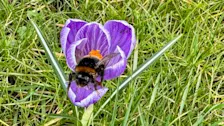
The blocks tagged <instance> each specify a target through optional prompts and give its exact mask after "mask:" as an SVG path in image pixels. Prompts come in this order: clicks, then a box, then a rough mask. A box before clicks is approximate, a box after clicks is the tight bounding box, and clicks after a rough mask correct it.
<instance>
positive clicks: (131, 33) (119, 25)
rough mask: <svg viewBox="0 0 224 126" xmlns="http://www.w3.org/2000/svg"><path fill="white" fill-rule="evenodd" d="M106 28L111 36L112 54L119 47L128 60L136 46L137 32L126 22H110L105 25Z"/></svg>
mask: <svg viewBox="0 0 224 126" xmlns="http://www.w3.org/2000/svg"><path fill="white" fill-rule="evenodd" d="M104 28H105V29H107V30H108V31H109V33H110V36H111V48H110V50H111V52H113V51H114V50H115V49H116V47H117V46H119V47H121V49H122V50H123V51H124V53H125V55H126V57H127V58H128V57H129V56H130V54H131V52H132V50H133V49H134V47H135V44H136V39H135V30H134V28H133V27H132V25H130V24H128V23H127V22H126V21H120V20H110V21H107V22H106V23H105V25H104Z"/></svg>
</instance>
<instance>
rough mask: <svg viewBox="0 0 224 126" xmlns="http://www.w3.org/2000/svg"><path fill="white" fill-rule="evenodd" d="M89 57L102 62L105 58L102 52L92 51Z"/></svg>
mask: <svg viewBox="0 0 224 126" xmlns="http://www.w3.org/2000/svg"><path fill="white" fill-rule="evenodd" d="M89 56H94V57H96V58H98V59H100V60H101V59H102V58H103V56H102V55H101V54H100V50H91V51H90V52H89Z"/></svg>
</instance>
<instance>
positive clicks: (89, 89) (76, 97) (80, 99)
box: [68, 81, 108, 107]
mask: <svg viewBox="0 0 224 126" xmlns="http://www.w3.org/2000/svg"><path fill="white" fill-rule="evenodd" d="M107 90H108V88H106V87H101V86H99V85H97V87H96V89H95V86H94V84H92V83H90V84H88V85H87V86H84V87H79V86H78V85H77V84H76V82H75V81H73V82H72V83H71V85H70V87H69V89H68V97H69V99H70V100H71V102H72V103H73V104H74V105H76V106H80V107H88V106H89V105H91V104H94V103H96V102H97V101H99V100H100V99H101V98H102V96H103V95H104V94H105V93H106V92H107Z"/></svg>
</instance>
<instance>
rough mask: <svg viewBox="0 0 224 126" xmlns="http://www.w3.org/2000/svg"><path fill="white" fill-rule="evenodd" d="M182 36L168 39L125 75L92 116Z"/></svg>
mask: <svg viewBox="0 0 224 126" xmlns="http://www.w3.org/2000/svg"><path fill="white" fill-rule="evenodd" d="M181 36H182V34H181V35H179V36H178V37H176V38H175V39H173V40H172V41H170V42H169V43H168V44H167V45H165V46H164V47H163V48H162V49H161V50H160V51H159V52H157V53H155V54H154V55H153V56H152V57H150V58H149V59H148V60H147V61H146V62H145V63H143V64H142V65H141V66H140V67H139V68H137V69H136V71H135V72H133V74H132V75H130V76H129V77H127V78H126V79H125V80H124V81H123V83H121V84H120V86H119V87H118V89H116V90H115V91H114V92H113V93H112V94H111V96H110V97H109V98H108V99H107V100H106V101H105V102H104V104H103V105H102V106H101V107H100V108H99V110H98V111H97V112H96V114H95V115H94V118H95V117H96V116H97V115H98V114H99V112H100V111H101V110H102V109H103V108H104V107H105V106H106V105H107V103H108V102H109V101H110V100H111V99H112V98H113V97H114V96H115V95H116V94H117V92H119V91H120V90H122V89H123V88H124V87H126V86H127V85H128V84H129V82H130V81H131V80H133V79H134V78H135V77H137V76H138V75H139V74H140V73H142V72H143V71H144V70H146V69H147V68H148V67H149V66H150V65H151V64H152V63H153V62H154V61H156V60H157V59H158V58H159V57H160V56H161V55H163V54H164V53H165V51H167V50H168V49H169V48H170V47H171V46H172V45H174V44H175V43H176V42H177V40H179V39H180V37H181Z"/></svg>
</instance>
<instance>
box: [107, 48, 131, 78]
mask: <svg viewBox="0 0 224 126" xmlns="http://www.w3.org/2000/svg"><path fill="white" fill-rule="evenodd" d="M115 53H119V54H120V55H119V56H116V57H114V58H112V59H110V62H109V63H108V65H107V66H106V69H105V71H104V79H105V80H110V79H113V78H116V77H118V76H120V75H121V74H122V73H123V72H124V70H125V68H126V64H127V58H126V56H125V53H124V51H123V50H122V49H121V48H120V47H119V46H117V48H116V50H115Z"/></svg>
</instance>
